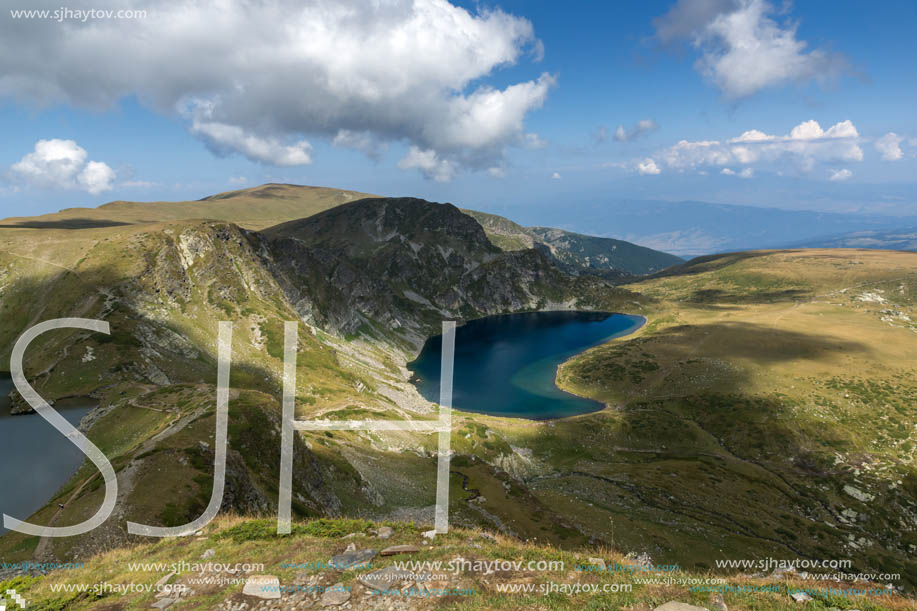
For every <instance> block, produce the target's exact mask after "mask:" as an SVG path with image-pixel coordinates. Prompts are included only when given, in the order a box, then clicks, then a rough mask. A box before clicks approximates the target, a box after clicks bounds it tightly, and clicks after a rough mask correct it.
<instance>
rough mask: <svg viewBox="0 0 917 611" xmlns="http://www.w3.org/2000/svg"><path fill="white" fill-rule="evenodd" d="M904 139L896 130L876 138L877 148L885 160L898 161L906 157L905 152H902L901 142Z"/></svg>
mask: <svg viewBox="0 0 917 611" xmlns="http://www.w3.org/2000/svg"><path fill="white" fill-rule="evenodd" d="M903 141H904V138H902V137H901V136H899V135H898V134H896V133H895V132H888V133H887V134H885V135H884V136H882V137H881V138H879V139H878V140H876V144H875V146H876V150H877V151H879V153H881V155H882V159H884V160H885V161H897V160H899V159H901V158H902V157H904V153H903V152H901V142H903Z"/></svg>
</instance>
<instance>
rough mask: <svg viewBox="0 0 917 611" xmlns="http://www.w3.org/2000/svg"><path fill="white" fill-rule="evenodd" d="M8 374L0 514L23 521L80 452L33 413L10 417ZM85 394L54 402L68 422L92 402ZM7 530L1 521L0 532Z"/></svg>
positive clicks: (0, 439) (2, 380)
mask: <svg viewBox="0 0 917 611" xmlns="http://www.w3.org/2000/svg"><path fill="white" fill-rule="evenodd" d="M12 389H13V381H12V379H10V375H9V374H8V373H0V448H3V461H2V462H0V490H2V491H3V492H2V493H0V514H4V513H5V514H7V515H10V516H12V517H14V518H18V519H20V520H26V521H28V518H29V516H30V515H32V514H33V513H35V512H36V511H38V510H39V509H41V508H42V507H43V506H44V505H45V503H47V502H48V501H49V500H50V499H51V497H53V496H54V493H55V492H57V491H58V490H59V489H60V487H61V486H63V485H64V484H66V483H67V480H69V479H70V476H71V475H73V473H74V472H75V471H76V470H77V468H78V467H79V466H80V465H81V464H83V458H84V455H83V453H82V452H80V451H79V450H78V449H77V448H76V446H75V445H73V444H72V443H70V442H69V441H68V440H67V439H66V438H65V437H64V436H63V435H61V434H60V433H59V432H58V431H57V429H55V428H54V427H53V426H51V425H50V424H48V423H47V422H46V421H45V419H44V418H42V417H41V416H39V415H38V414H28V415H23V416H10V405H9V400H8V399H7V395H8V394H9V392H10V391H11V390H12ZM95 405H96V401H95V400H93V399H89V398H74V399H62V400H60V401H58V402H57V404H56V405H55V406H54V409H56V410H57V411H58V412H59V413H60V415H61V416H63V417H64V418H66V419H67V422H69V423H70V424H72V425H73V426H79V424H80V419H81V418H82V417H83V416H85V415H86V414H88V413H89V411H90V410H91V409H92V408H93V407H95ZM5 532H7V531H6V529H5V528H3V521H2V520H0V535H2V534H3V533H5Z"/></svg>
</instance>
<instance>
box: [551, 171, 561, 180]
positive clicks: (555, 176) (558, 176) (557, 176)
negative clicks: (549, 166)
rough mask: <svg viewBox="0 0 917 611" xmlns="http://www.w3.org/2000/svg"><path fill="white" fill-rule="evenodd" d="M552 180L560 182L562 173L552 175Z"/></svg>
mask: <svg viewBox="0 0 917 611" xmlns="http://www.w3.org/2000/svg"><path fill="white" fill-rule="evenodd" d="M551 178H553V179H554V180H560V173H559V172H554V173H553V174H551Z"/></svg>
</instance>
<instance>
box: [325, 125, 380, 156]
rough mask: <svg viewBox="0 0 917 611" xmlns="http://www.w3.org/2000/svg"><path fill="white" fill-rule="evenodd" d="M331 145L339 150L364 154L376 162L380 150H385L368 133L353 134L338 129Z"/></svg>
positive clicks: (350, 131)
mask: <svg viewBox="0 0 917 611" xmlns="http://www.w3.org/2000/svg"><path fill="white" fill-rule="evenodd" d="M331 144H332V145H334V146H337V147H340V148H348V149H353V150H355V151H360V152H361V153H365V154H366V155H368V156H369V157H370V158H371V159H376V160H378V159H379V158H380V157H381V155H382V149H384V148H386V147H385V146H384V145H383V144H380V143H379V141H378V140H377V139H376V138H375V137H374V136H373V134H372V132H370V131H366V130H364V131H360V132H355V131H352V130H349V129H340V130H338V133H337V134H335V136H334V140H332V141H331Z"/></svg>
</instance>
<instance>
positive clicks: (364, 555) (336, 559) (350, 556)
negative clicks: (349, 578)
mask: <svg viewBox="0 0 917 611" xmlns="http://www.w3.org/2000/svg"><path fill="white" fill-rule="evenodd" d="M378 554H379V552H377V551H376V550H374V549H364V550H357V549H356V547H354V548H353V549H350V548H349V547H348V549H347V551H345V552H344V553H343V554H338V555H337V556H332V557H331V560H329V561H328V564H330V565H331V566H332V567H334V568H336V569H340V570H345V569H349V568H353V567H359V566H360V565H365V564H369V563H370V562H372V559H373V558H375V557H376V556H377V555H378Z"/></svg>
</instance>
